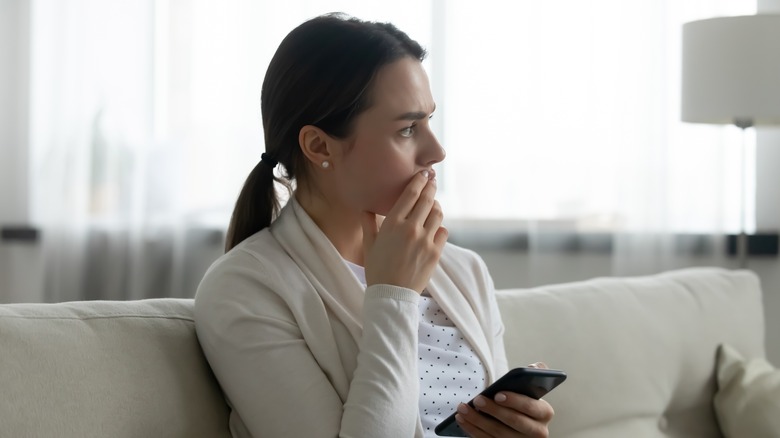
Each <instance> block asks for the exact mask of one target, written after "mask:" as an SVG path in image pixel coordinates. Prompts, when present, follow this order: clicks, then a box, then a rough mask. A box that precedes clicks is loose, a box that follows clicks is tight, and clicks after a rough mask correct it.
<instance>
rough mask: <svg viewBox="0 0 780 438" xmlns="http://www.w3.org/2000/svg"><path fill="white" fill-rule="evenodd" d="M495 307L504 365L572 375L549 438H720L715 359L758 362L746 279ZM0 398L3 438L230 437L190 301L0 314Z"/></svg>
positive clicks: (520, 297)
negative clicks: (725, 350)
mask: <svg viewBox="0 0 780 438" xmlns="http://www.w3.org/2000/svg"><path fill="white" fill-rule="evenodd" d="M498 300H499V304H500V306H501V310H502V314H503V318H504V323H505V325H506V336H505V344H506V347H507V353H508V357H509V361H510V365H517V366H520V365H525V364H528V363H531V362H536V361H540V360H541V361H544V362H546V363H547V364H548V365H549V366H550V367H552V368H560V369H563V370H565V371H567V373H568V374H569V379H568V380H567V381H566V382H565V383H563V384H562V385H561V386H560V387H559V388H557V389H556V390H554V391H553V392H552V393H550V394H549V395H548V396H547V397H546V399H547V400H548V401H550V403H552V405H553V406H554V408H555V410H556V417H555V419H554V421H553V423H552V424H551V436H553V437H578V438H591V437H592V438H596V437H598V438H609V437H621V438H625V437H631V438H636V437H718V436H721V434H720V432H719V425H718V421H717V419H716V415H715V412H714V410H713V407H712V400H713V395H714V394H715V391H716V382H715V371H716V370H715V363H716V361H715V358H716V351H717V347H718V345H719V344H721V343H727V344H730V345H731V346H733V347H734V348H735V349H736V350H738V351H739V352H741V353H742V354H743V355H745V356H749V357H763V356H764V323H763V317H764V315H763V309H762V298H761V289H760V286H759V282H758V279H757V278H756V276H755V275H754V274H752V273H750V272H748V271H727V270H722V269H715V268H700V269H687V270H681V271H672V272H668V273H664V274H660V275H656V276H647V277H635V278H599V279H593V280H589V281H585V282H579V283H568V284H560V285H553V286H547V287H539V288H533V289H513V290H501V291H499V292H498ZM258 366H262V364H258ZM0 393H2V398H1V399H0V436H2V437H55V436H56V437H79V438H82V437H120V438H121V437H146V436H159V437H188V438H189V437H227V436H230V432H229V430H228V426H227V425H228V414H229V409H228V407H227V405H226V404H225V402H224V400H223V397H222V395H221V393H220V389H219V385H218V384H217V382H216V380H215V379H214V376H213V375H212V373H211V371H210V369H209V367H208V364H207V362H206V360H205V358H204V356H203V354H202V353H201V351H200V348H199V345H198V341H197V338H196V336H195V331H194V323H193V321H192V301H191V300H181V299H156V300H144V301H129V302H111V301H102V302H71V303H60V304H6V305H0ZM301 421H305V416H303V417H302V418H301Z"/></svg>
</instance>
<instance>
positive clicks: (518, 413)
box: [455, 362, 555, 438]
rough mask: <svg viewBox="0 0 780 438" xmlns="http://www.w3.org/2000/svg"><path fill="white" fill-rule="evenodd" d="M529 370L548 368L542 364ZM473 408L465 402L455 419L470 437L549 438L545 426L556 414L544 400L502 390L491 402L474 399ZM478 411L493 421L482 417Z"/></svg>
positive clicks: (486, 399) (481, 397)
mask: <svg viewBox="0 0 780 438" xmlns="http://www.w3.org/2000/svg"><path fill="white" fill-rule="evenodd" d="M528 367H529V368H547V365H545V364H544V363H543V362H536V363H533V364H531V365H528ZM474 406H475V407H476V409H474V408H472V407H470V406H469V405H467V404H465V403H461V404H460V405H459V406H458V414H457V415H456V416H455V419H456V420H457V421H458V425H460V428H461V429H463V430H464V431H465V432H466V433H468V434H469V436H471V437H473V438H483V437H485V438H486V437H542V438H546V437H547V436H549V431H548V428H547V425H548V424H549V423H550V421H551V420H552V418H553V415H555V411H554V410H553V408H552V406H550V404H549V403H547V402H546V401H545V400H536V399H533V398H531V397H528V396H525V395H522V394H517V393H514V392H508V391H502V392H499V393H498V394H496V396H495V397H494V399H493V400H490V399H488V398H487V397H484V396H478V397H477V398H475V399H474ZM480 412H483V413H485V414H488V415H491V416H492V417H494V418H490V417H487V416H485V415H482V414H481V413H480Z"/></svg>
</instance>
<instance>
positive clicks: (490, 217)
mask: <svg viewBox="0 0 780 438" xmlns="http://www.w3.org/2000/svg"><path fill="white" fill-rule="evenodd" d="M444 10H445V13H444V17H445V18H444V20H443V21H444V23H445V24H446V36H445V37H444V38H443V41H444V45H445V47H444V58H445V61H444V64H445V66H446V67H445V68H444V71H445V74H444V75H443V77H441V78H439V79H442V80H443V82H444V85H443V92H442V93H440V94H441V96H442V98H441V99H440V100H442V101H443V102H441V103H442V105H441V108H443V113H444V114H443V117H444V126H443V135H444V139H443V140H444V144H445V145H446V146H447V147H448V149H449V155H448V161H447V162H446V164H445V165H444V183H445V184H443V186H444V187H445V193H444V196H443V204H444V207H445V211H446V212H447V214H448V217H450V218H452V217H456V218H461V219H463V221H460V224H461V225H462V224H472V225H473V224H474V223H476V224H477V225H476V226H484V224H485V221H490V222H492V223H493V224H494V225H495V226H501V227H510V228H514V229H518V228H519V229H524V230H525V233H527V235H528V242H529V243H528V251H529V256H528V257H527V258H525V259H524V260H525V262H527V263H529V264H534V263H540V264H547V266H541V265H540V266H536V267H533V266H532V267H531V268H530V269H528V270H527V272H528V275H534V270H535V269H534V268H540V269H542V270H544V268H546V270H548V271H549V270H554V269H555V264H556V263H557V260H556V258H555V257H549V256H547V255H549V254H550V253H551V252H552V253H555V252H556V251H558V252H559V253H561V254H563V253H564V252H565V248H564V247H566V246H569V247H570V246H571V242H570V239H569V240H567V239H564V238H560V234H561V233H564V234H565V233H574V234H580V235H592V234H594V233H603V234H606V235H608V236H611V237H609V241H610V242H611V250H610V252H609V254H610V257H611V268H610V271H609V272H608V273H609V274H618V275H624V274H639V273H651V272H658V271H661V270H665V269H671V268H676V267H683V266H688V265H692V264H717V265H724V264H728V263H729V262H728V260H726V257H725V249H724V246H723V245H724V238H723V235H724V233H725V232H735V231H736V230H737V227H738V223H739V212H740V207H739V183H738V178H739V176H740V169H739V168H738V167H736V166H735V163H738V162H739V161H738V156H739V147H740V146H741V143H740V139H739V133H738V132H736V129H734V130H729V129H728V128H719V127H708V126H694V125H686V124H683V123H681V122H679V86H680V85H679V83H680V80H679V77H680V56H681V53H680V46H681V40H680V38H681V32H680V31H681V26H682V24H683V23H684V22H687V21H691V20H697V19H703V18H709V17H714V16H725V15H742V14H752V13H755V1H750V0H746V1H741V0H721V1H718V0H715V1H693V0H683V1H680V0H632V1H622V0H594V1H587V2H582V1H577V0H557V1H551V2H502V1H496V0H486V1H480V2H478V3H477V2H466V1H453V2H447V3H446V5H445V6H444ZM465 29H468V31H465ZM749 219H751V218H749ZM497 220H499V221H497ZM455 222H456V224H457V223H458V222H459V221H455ZM472 225H468V226H472ZM691 233H692V234H695V235H697V238H692V237H691V236H689V235H687V234H691ZM556 234H557V235H558V238H557V240H556ZM556 242H557V244H558V246H559V247H558V248H557V249H556ZM542 252H544V253H545V257H535V255H539V254H540V253H542ZM541 260H544V261H543V262H542V261H541ZM583 260H585V259H584V258H583ZM586 263H587V261H586ZM591 275H595V273H592V274H591ZM529 283H530V284H533V283H535V281H533V280H529ZM526 284H527V283H526Z"/></svg>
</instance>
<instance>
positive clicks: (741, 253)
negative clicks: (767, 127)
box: [734, 118, 753, 269]
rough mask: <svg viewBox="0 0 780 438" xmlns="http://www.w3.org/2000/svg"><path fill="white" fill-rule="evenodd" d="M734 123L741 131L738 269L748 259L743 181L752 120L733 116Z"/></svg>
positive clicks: (744, 265) (744, 186) (745, 266)
mask: <svg viewBox="0 0 780 438" xmlns="http://www.w3.org/2000/svg"><path fill="white" fill-rule="evenodd" d="M734 125H736V127H737V128H739V129H740V130H741V131H742V147H741V151H740V172H739V180H740V181H739V182H740V184H739V185H740V194H739V200H740V206H739V209H740V213H739V235H737V260H739V267H740V269H745V268H747V259H748V235H747V231H746V228H747V226H746V223H747V219H746V217H745V216H746V215H747V183H746V182H745V179H746V176H747V172H745V165H746V164H747V132H746V130H747V129H748V128H750V127H751V126H753V120H751V119H747V118H735V119H734Z"/></svg>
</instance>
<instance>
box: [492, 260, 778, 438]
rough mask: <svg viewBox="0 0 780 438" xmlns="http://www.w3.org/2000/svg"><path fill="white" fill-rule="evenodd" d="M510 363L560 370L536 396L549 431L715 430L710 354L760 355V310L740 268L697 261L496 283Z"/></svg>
mask: <svg viewBox="0 0 780 438" xmlns="http://www.w3.org/2000/svg"><path fill="white" fill-rule="evenodd" d="M498 301H499V307H500V309H501V313H502V317H503V320H504V324H505V327H506V333H505V336H504V344H505V346H506V350H507V356H508V359H509V363H510V367H511V366H523V365H526V364H529V363H533V362H536V361H543V362H546V363H547V364H548V366H550V367H551V368H559V369H563V370H565V371H566V372H567V373H568V375H569V378H568V380H567V381H566V382H564V383H563V384H562V385H561V386H560V387H559V388H557V389H555V390H554V391H553V392H551V393H550V394H548V395H547V397H545V399H546V400H548V401H549V402H550V403H551V404H552V405H553V407H554V409H555V412H556V415H555V419H554V420H553V422H552V423H551V425H550V435H551V436H557V437H577V438H596V437H598V438H610V437H621V438H623V437H700V436H701V437H703V436H707V437H717V436H720V431H719V428H718V424H717V420H716V418H715V414H714V411H713V408H712V397H713V395H714V392H715V389H716V388H715V377H714V370H715V353H716V349H717V346H718V344H720V343H727V344H730V345H732V346H733V347H735V348H736V349H737V350H739V351H740V352H741V353H742V354H743V355H745V356H748V357H763V356H764V355H765V351H764V336H765V335H764V313H763V305H762V297H761V289H760V285H759V281H758V278H757V277H756V276H755V274H753V273H751V272H749V271H728V270H724V269H717V268H698V269H685V270H679V271H671V272H667V273H664V274H660V275H654V276H645V277H636V278H598V279H593V280H589V281H584V282H578V283H568V284H560V285H553V286H545V287H538V288H531V289H513V290H502V291H498Z"/></svg>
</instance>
